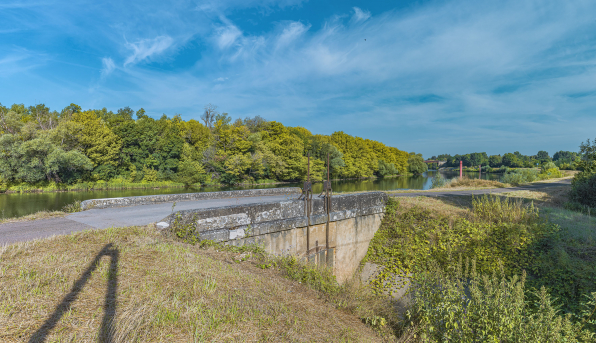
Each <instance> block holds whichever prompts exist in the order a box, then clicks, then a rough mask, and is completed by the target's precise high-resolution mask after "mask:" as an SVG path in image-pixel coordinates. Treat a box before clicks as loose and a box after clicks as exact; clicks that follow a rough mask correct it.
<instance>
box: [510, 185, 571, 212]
mask: <svg viewBox="0 0 596 343" xmlns="http://www.w3.org/2000/svg"><path fill="white" fill-rule="evenodd" d="M570 190H571V185H565V186H559V187H550V188H543V189H541V190H540V191H527V190H525V191H515V192H508V193H501V195H503V196H507V197H511V198H520V199H524V200H531V201H534V203H535V204H536V205H537V206H540V207H545V206H546V207H557V208H563V205H564V204H565V202H566V201H567V200H568V194H569V191H570Z"/></svg>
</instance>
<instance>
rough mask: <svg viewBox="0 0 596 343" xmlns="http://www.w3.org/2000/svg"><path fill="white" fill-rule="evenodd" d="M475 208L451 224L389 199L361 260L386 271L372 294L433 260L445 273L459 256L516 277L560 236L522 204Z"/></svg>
mask: <svg viewBox="0 0 596 343" xmlns="http://www.w3.org/2000/svg"><path fill="white" fill-rule="evenodd" d="M474 207H475V209H474V210H473V212H472V214H471V216H470V217H469V218H462V217H459V218H455V219H452V218H448V217H443V216H440V215H436V214H433V213H432V212H431V211H430V210H427V209H423V208H421V207H414V208H411V209H408V210H403V209H402V208H401V207H400V205H399V203H398V202H397V201H396V200H394V199H389V201H388V202H387V208H386V215H385V218H384V219H383V223H382V224H381V227H380V228H379V230H378V231H377V233H376V234H375V236H374V238H373V239H372V240H371V242H370V245H369V250H368V253H367V255H366V257H365V259H364V261H365V262H366V261H368V262H373V263H378V264H381V265H383V266H384V267H385V268H384V269H383V271H382V272H381V273H379V275H378V276H377V278H376V279H375V280H373V281H372V283H371V285H372V287H373V289H375V290H376V291H377V292H383V291H385V290H386V289H387V287H390V286H392V285H391V283H390V281H389V280H391V279H392V277H393V275H398V276H402V277H406V276H408V275H409V274H411V273H414V274H415V273H418V272H421V271H424V270H426V268H427V265H428V263H429V261H431V260H433V261H437V262H438V263H439V264H440V265H441V266H443V267H445V266H447V265H449V264H450V263H451V260H452V258H453V256H457V255H458V254H462V255H463V256H464V257H466V258H469V259H475V260H476V261H477V265H478V269H479V272H481V273H484V274H487V273H488V274H490V273H492V272H493V271H494V270H496V269H497V268H498V266H497V261H498V260H501V261H502V263H503V265H504V268H505V272H506V274H507V275H509V276H511V275H514V274H520V273H521V271H522V269H528V268H531V267H533V266H535V265H536V263H538V262H537V260H538V258H539V256H540V255H541V253H540V251H541V250H540V249H541V247H542V246H541V244H543V241H544V239H546V238H548V237H550V236H553V235H555V234H556V233H557V232H558V230H559V228H558V226H556V225H553V224H549V223H548V222H546V221H544V220H542V219H541V218H540V217H538V210H537V209H536V208H534V207H533V206H531V205H529V206H528V205H524V204H523V203H521V202H515V201H511V200H504V201H503V200H498V198H496V197H483V198H479V199H476V201H475V206H474ZM508 211H512V212H513V213H512V214H508V213H507V212H508Z"/></svg>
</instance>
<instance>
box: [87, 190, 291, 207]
mask: <svg viewBox="0 0 596 343" xmlns="http://www.w3.org/2000/svg"><path fill="white" fill-rule="evenodd" d="M300 193H301V189H300V188H299V187H285V188H267V189H244V190H238V191H224V192H201V193H182V194H161V195H146V196H137V197H123V198H107V199H92V200H85V201H83V202H81V209H82V210H83V211H84V210H88V209H91V208H109V207H123V206H134V205H151V204H159V203H165V202H174V201H176V202H178V201H189V200H206V199H223V198H243V197H258V196H270V195H288V196H296V195H298V194H300Z"/></svg>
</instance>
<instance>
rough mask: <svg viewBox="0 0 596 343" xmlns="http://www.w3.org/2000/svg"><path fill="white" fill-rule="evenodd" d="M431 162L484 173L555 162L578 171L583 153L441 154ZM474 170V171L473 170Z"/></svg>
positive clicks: (558, 165)
mask: <svg viewBox="0 0 596 343" xmlns="http://www.w3.org/2000/svg"><path fill="white" fill-rule="evenodd" d="M431 160H438V161H445V163H444V164H443V165H442V167H451V168H459V163H460V161H462V164H463V166H464V167H465V168H470V169H467V170H470V171H474V169H475V171H478V169H477V168H478V166H482V171H483V172H488V173H496V172H501V173H502V172H503V170H504V169H505V168H535V167H540V166H541V165H543V164H545V163H548V162H553V163H554V164H555V165H556V166H557V167H558V168H559V169H561V170H577V169H579V168H580V164H581V163H580V161H581V160H582V152H579V153H578V152H571V151H557V152H556V153H555V154H554V155H553V156H552V157H551V156H550V155H549V154H548V152H546V151H544V150H541V151H538V153H537V154H536V155H523V154H521V153H520V152H519V151H516V152H513V153H505V154H503V155H500V154H499V155H490V156H488V155H487V154H486V152H474V153H469V154H464V155H459V154H456V155H453V156H452V155H450V154H441V155H438V156H433V157H431ZM472 168H474V169H472Z"/></svg>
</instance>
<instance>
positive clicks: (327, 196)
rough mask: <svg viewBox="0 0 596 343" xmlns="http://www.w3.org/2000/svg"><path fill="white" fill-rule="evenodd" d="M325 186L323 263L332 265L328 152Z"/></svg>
mask: <svg viewBox="0 0 596 343" xmlns="http://www.w3.org/2000/svg"><path fill="white" fill-rule="evenodd" d="M323 187H324V188H325V210H326V212H327V223H326V225H325V249H326V252H325V264H326V265H327V266H329V265H333V255H332V254H331V252H330V251H329V221H331V217H330V214H329V213H330V212H331V194H332V192H333V191H332V189H331V180H330V179H329V153H327V181H325V182H323Z"/></svg>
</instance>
